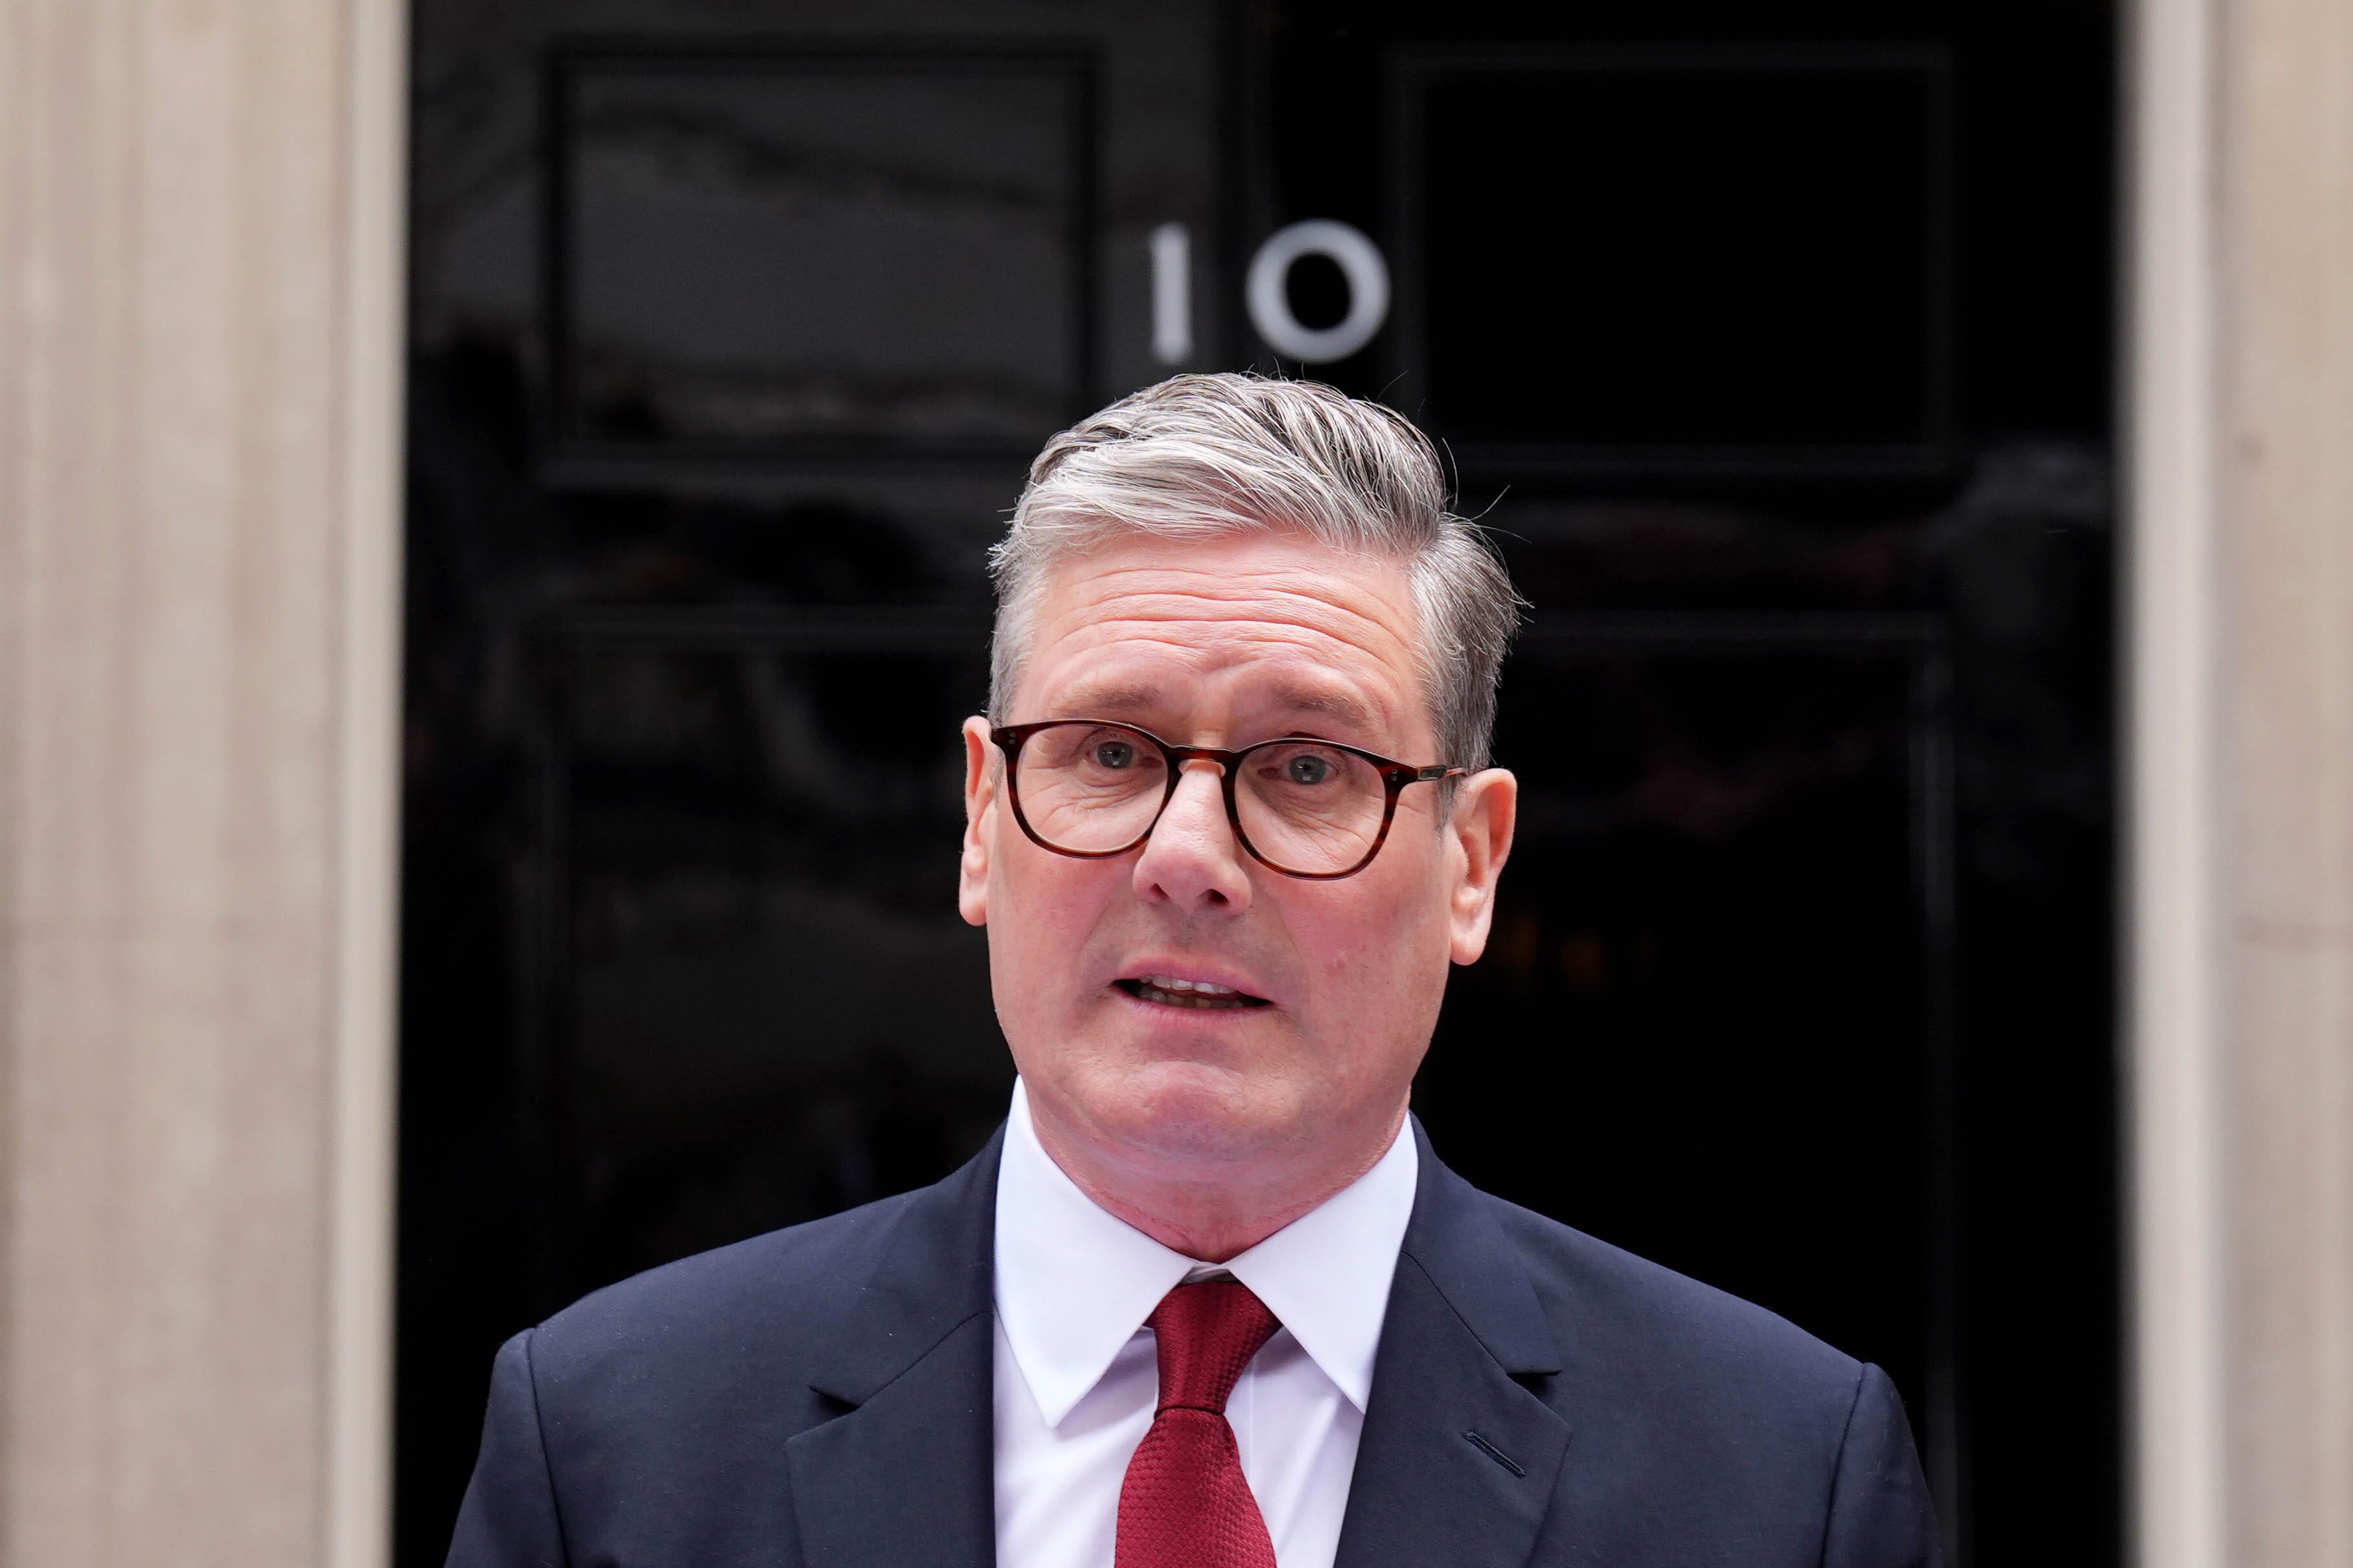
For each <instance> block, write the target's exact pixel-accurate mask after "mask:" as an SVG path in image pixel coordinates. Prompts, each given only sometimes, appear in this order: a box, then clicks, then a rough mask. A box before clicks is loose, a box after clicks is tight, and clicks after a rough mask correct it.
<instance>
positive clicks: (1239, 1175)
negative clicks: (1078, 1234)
mask: <svg viewBox="0 0 2353 1568" xmlns="http://www.w3.org/2000/svg"><path fill="white" fill-rule="evenodd" d="M1029 1119H1030V1124H1031V1125H1032V1126H1033V1127H1034V1128H1035V1129H1036V1131H1037V1133H1038V1142H1039V1146H1040V1147H1042V1148H1043V1149H1044V1150H1045V1151H1046V1154H1047V1157H1048V1158H1050V1159H1051V1160H1052V1161H1053V1162H1054V1163H1055V1164H1057V1165H1059V1166H1060V1167H1061V1169H1062V1173H1063V1174H1065V1175H1067V1176H1069V1177H1070V1178H1071V1182H1072V1183H1074V1184H1076V1185H1077V1186H1078V1189H1079V1190H1080V1191H1081V1192H1082V1193H1084V1194H1086V1195H1087V1197H1088V1198H1089V1199H1090V1200H1091V1201H1092V1203H1093V1204H1094V1205H1095V1206H1096V1207H1098V1208H1100V1209H1102V1210H1103V1212H1104V1213H1106V1214H1108V1215H1112V1216H1113V1218H1115V1219H1118V1220H1120V1221H1122V1222H1124V1224H1127V1225H1130V1226H1134V1227H1135V1228H1136V1229H1137V1230H1140V1231H1142V1232H1143V1233H1144V1234H1145V1235H1146V1236H1148V1237H1151V1238H1152V1239H1153V1240H1155V1241H1156V1242H1158V1243H1159V1244H1160V1245H1161V1246H1163V1247H1167V1248H1168V1249H1169V1250H1170V1251H1172V1252H1181V1253H1183V1254H1184V1255H1185V1256H1186V1257H1187V1258H1198V1259H1199V1260H1200V1261H1201V1262H1204V1263H1224V1262H1226V1261H1228V1260H1229V1259H1230V1258H1236V1257H1239V1256H1240V1255H1241V1254H1242V1253H1245V1252H1248V1251H1249V1250H1250V1248H1251V1247H1256V1246H1257V1245H1258V1244H1259V1243H1260V1242H1261V1241H1264V1240H1265V1239H1266V1238H1267V1237H1270V1236H1272V1235H1273V1234H1274V1233H1275V1232H1276V1231H1278V1230H1281V1229H1282V1227H1283V1226H1287V1225H1289V1224H1290V1223H1291V1222H1292V1221H1293V1220H1295V1219H1297V1218H1299V1217H1300V1216H1301V1215H1305V1214H1307V1213H1309V1212H1310V1211H1312V1210H1314V1209H1315V1208H1317V1207H1319V1206H1320V1205H1323V1204H1324V1202H1325V1201H1326V1200H1328V1199H1330V1198H1331V1197H1332V1196H1333V1194H1335V1193H1338V1192H1340V1191H1342V1190H1343V1189H1345V1188H1346V1187H1347V1186H1348V1185H1349V1184H1351V1183H1353V1182H1355V1181H1356V1179H1357V1178H1359V1177H1361V1176H1362V1175H1364V1173H1366V1172H1367V1171H1369V1170H1371V1169H1372V1168H1373V1167H1374V1166H1375V1165H1377V1164H1378V1163H1380V1160H1381V1156H1382V1155H1384V1154H1386V1153H1388V1151H1389V1147H1390V1145H1391V1144H1393V1143H1394V1142H1396V1141H1397V1137H1398V1129H1399V1128H1400V1127H1402V1126H1403V1124H1404V1121H1405V1107H1403V1106H1399V1107H1398V1110H1397V1112H1396V1114H1395V1115H1394V1116H1392V1117H1391V1118H1390V1119H1389V1121H1388V1126H1387V1128H1386V1130H1383V1131H1376V1133H1375V1135H1373V1136H1369V1137H1366V1138H1365V1139H1362V1140H1357V1141H1353V1142H1350V1143H1348V1144H1346V1145H1344V1146H1342V1147H1340V1148H1338V1149H1336V1150H1333V1149H1328V1148H1327V1149H1326V1150H1324V1151H1319V1152H1318V1153H1319V1156H1320V1157H1318V1158H1314V1159H1312V1160H1308V1161H1303V1162H1299V1163H1285V1164H1282V1165H1281V1166H1279V1167H1277V1168H1275V1169H1272V1170H1268V1169H1265V1168H1263V1167H1244V1168H1236V1167H1219V1166H1217V1165H1214V1164H1192V1163H1187V1164H1186V1165H1184V1166H1182V1167H1176V1168H1166V1167H1163V1166H1162V1165H1161V1163H1159V1162H1155V1161H1150V1160H1146V1159H1140V1158H1138V1159H1106V1158H1105V1157H1103V1153H1102V1152H1101V1151H1099V1150H1097V1149H1096V1148H1095V1147H1094V1146H1093V1145H1092V1143H1090V1142H1088V1141H1087V1139H1086V1138H1085V1137H1084V1136H1083V1135H1082V1134H1079V1133H1075V1132H1072V1131H1070V1130H1068V1129H1065V1128H1064V1127H1063V1126H1062V1125H1061V1124H1060V1121H1058V1120H1057V1119H1056V1118H1055V1117H1054V1116H1053V1114H1052V1113H1051V1112H1050V1110H1046V1109H1045V1108H1043V1107H1040V1106H1039V1104H1038V1102H1037V1101H1036V1100H1034V1099H1033V1100H1031V1101H1030V1106H1029Z"/></svg>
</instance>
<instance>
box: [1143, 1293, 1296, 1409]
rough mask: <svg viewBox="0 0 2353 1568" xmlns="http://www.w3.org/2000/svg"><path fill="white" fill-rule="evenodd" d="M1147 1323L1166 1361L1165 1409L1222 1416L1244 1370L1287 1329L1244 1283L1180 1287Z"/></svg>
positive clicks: (1162, 1380) (1162, 1382)
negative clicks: (1283, 1328) (1263, 1346)
mask: <svg viewBox="0 0 2353 1568" xmlns="http://www.w3.org/2000/svg"><path fill="white" fill-rule="evenodd" d="M1145 1323H1146V1324H1147V1325H1149V1326H1150V1328H1151V1330H1152V1336H1153V1340H1154V1342H1155V1348H1156V1350H1157V1353H1158V1355H1159V1359H1160V1408H1161V1409H1162V1410H1169V1409H1176V1408H1182V1409H1188V1410H1208V1411H1214V1412H1216V1413H1217V1414H1219V1415H1223V1414H1225V1409H1226V1400H1227V1399H1228V1398H1229V1396H1230V1395H1231V1394H1233V1392H1234V1384H1235V1383H1237V1382H1238V1381H1240V1377H1241V1375H1242V1368H1244V1367H1246V1366H1248V1365H1250V1357H1252V1356H1254V1355H1256V1354H1258V1352H1259V1349H1260V1347H1261V1346H1262V1345H1264V1344H1265V1343H1266V1342H1267V1341H1268V1340H1270V1339H1271V1338H1273V1337H1274V1331H1275V1330H1277V1329H1279V1328H1281V1327H1282V1324H1281V1323H1279V1322H1277V1321H1275V1316H1274V1314H1273V1313H1272V1312H1270V1311H1268V1310H1266V1303H1265V1302H1263V1301H1261V1300H1259V1299H1258V1298H1257V1297H1256V1296H1254V1295H1252V1294H1251V1293H1250V1287H1249V1286H1247V1285H1245V1284H1243V1283H1242V1282H1241V1281H1240V1280H1239V1279H1213V1280H1209V1281H1208V1282H1206V1283H1203V1284H1199V1285H1179V1286H1177V1287H1176V1289H1174V1290H1171V1291H1169V1292H1168V1294H1167V1295H1166V1296H1163V1297H1162V1298H1161V1299H1160V1305H1158V1306H1157V1307H1155V1308H1154V1309H1153V1310H1152V1316H1150V1317H1149V1318H1146V1319H1145Z"/></svg>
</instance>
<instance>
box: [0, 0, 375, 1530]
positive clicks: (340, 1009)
mask: <svg viewBox="0 0 2353 1568" xmlns="http://www.w3.org/2000/svg"><path fill="white" fill-rule="evenodd" d="M405 57H406V33H405V17H404V16H402V14H401V7H400V5H398V4H397V0H0V1563H5V1564H6V1565H7V1568H61V1565H63V1564H69V1563H70V1564H76V1565H111V1564H123V1565H125V1568H129V1565H132V1564H138V1565H141V1568H150V1565H153V1564H159V1563H172V1564H186V1565H190V1568H194V1565H197V1564H219V1565H221V1568H229V1565H235V1568H280V1565H285V1568H292V1565H294V1564H298V1563H299V1564H314V1563H332V1564H336V1565H338V1568H361V1565H364V1564H372V1563H377V1562H379V1561H381V1560H382V1558H383V1556H384V1555H385V1548H384V1542H385V1518H386V1510H385V1483H386V1470H387V1465H386V1458H385V1456H386V1453H387V1447H388V1445H387V1428H388V1417H387V1408H386V1407H387V1394H386V1384H387V1380H386V1369H387V1366H388V1361H389V1355H388V1351H389V1332H388V1322H389V1316H390V1310H389V1302H390V1220H391V1186H390V1147H391V1140H390V1127H391V1121H390V1118H391V1109H392V1099H391V1097H392V1084H393V1078H392V1070H391V1064H392V1054H391V1033H390V1005H391V1004H390V997H391V959H392V931H393V923H392V917H393V900H394V897H395V875H394V861H393V820H394V803H395V800H396V756H395V749H394V738H395V733H396V731H395V725H396V658H395V647H396V627H397V625H398V616H397V604H398V588H397V581H396V577H397V568H398V563H399V542H398V514H397V510H396V505H395V484H396V475H397V472H398V426H397V407H398V398H397V367H398V364H399V360H400V332H399V324H398V318H397V309H396V307H397V301H398V299H399V287H400V286H399V281H398V279H399V276H400V270H399V264H400V245H399V232H400V219H401V214H402V191H401V183H400V179H401V176H400V166H401V153H402V146H403V142H402V135H403V132H402V113H401V110H402V103H403V93H404V90H405V89H404V88H403V85H402V78H403V74H404V70H405V64H406V59H405Z"/></svg>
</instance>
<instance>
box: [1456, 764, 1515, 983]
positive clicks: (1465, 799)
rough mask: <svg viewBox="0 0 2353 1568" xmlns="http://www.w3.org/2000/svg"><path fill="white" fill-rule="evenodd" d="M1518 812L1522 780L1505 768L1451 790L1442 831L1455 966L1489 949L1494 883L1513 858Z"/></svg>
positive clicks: (1484, 773)
mask: <svg viewBox="0 0 2353 1568" xmlns="http://www.w3.org/2000/svg"><path fill="white" fill-rule="evenodd" d="M1519 814H1520V781H1519V780H1518V779H1516V778H1514V777H1513V776H1512V774H1511V773H1509V772H1508V771H1507V770H1505V769H1503V768H1487V769H1483V770H1482V771H1481V772H1479V773H1473V774H1472V775H1471V776H1470V777H1469V778H1467V779H1464V780H1463V781H1462V782H1461V784H1458V785H1456V786H1455V795H1454V811H1453V814H1452V815H1451V816H1450V817H1449V818H1448V819H1447V824H1446V831H1447V832H1448V833H1449V834H1450V835H1451V836H1452V837H1453V839H1454V843H1453V845H1452V846H1451V847H1452V848H1453V849H1454V850H1456V851H1457V852H1458V853H1459V858H1458V857H1457V855H1455V854H1450V855H1449V856H1448V857H1447V861H1448V864H1449V865H1450V867H1451V868H1452V869H1453V873H1454V884H1453V886H1452V887H1451V888H1450V889H1447V904H1446V915H1447V921H1448V924H1449V926H1450V927H1451V936H1452V938H1453V950H1452V956H1453V959H1454V962H1455V963H1478V962H1479V955H1480V954H1481V953H1482V952H1486V951H1487V928H1488V927H1489V925H1490V924H1492V923H1493V921H1494V918H1495V882H1496V879H1498V878H1500V877H1501V876H1502V875H1503V874H1504V861H1505V860H1507V859H1509V858H1511V854H1512V829H1513V827H1514V826H1516V825H1517V823H1518V821H1519Z"/></svg>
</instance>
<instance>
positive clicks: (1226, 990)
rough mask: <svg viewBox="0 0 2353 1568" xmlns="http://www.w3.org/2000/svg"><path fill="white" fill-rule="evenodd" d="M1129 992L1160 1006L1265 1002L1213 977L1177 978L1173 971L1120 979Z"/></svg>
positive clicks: (1255, 1005) (1234, 1005)
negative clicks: (1221, 983) (1197, 978)
mask: <svg viewBox="0 0 2353 1568" xmlns="http://www.w3.org/2000/svg"><path fill="white" fill-rule="evenodd" d="M1120 984H1122V985H1123V986H1126V987H1133V990H1132V991H1131V993H1130V994H1133V995H1134V996H1136V997H1139V998H1141V999H1142V1000H1144V1001H1146V1002H1156V1003H1158V1004H1160V1005H1162V1006H1164V1007H1263V1006H1265V1005H1266V1004H1265V1002H1264V1001H1263V1000H1261V998H1259V997H1256V996H1253V995H1251V994H1250V993H1248V992H1246V991H1237V990H1235V989H1234V988H1233V987H1232V986H1230V985H1220V984H1218V983H1217V982H1215V981H1213V980H1179V979H1177V978H1176V976H1175V975H1173V974H1139V975H1137V976H1136V977H1135V978H1134V979H1133V980H1124V981H1122V982H1120Z"/></svg>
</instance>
